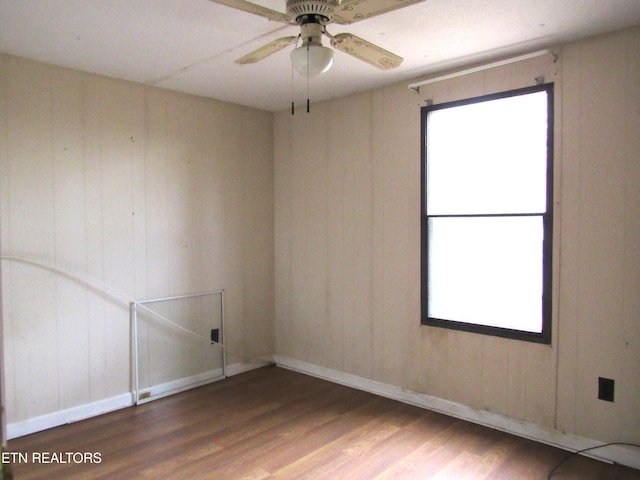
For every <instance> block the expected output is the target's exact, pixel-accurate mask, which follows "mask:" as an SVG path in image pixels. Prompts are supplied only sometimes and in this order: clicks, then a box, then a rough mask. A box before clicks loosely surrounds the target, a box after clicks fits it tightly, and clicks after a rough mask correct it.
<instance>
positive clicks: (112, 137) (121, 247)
mask: <svg viewBox="0 0 640 480" xmlns="http://www.w3.org/2000/svg"><path fill="white" fill-rule="evenodd" d="M100 83H101V91H100V112H101V119H100V127H101V131H100V140H99V141H100V145H99V147H100V151H99V156H100V182H101V186H102V190H101V191H102V226H103V230H102V233H103V236H104V243H103V252H102V258H103V261H104V282H105V283H106V284H107V285H109V286H110V287H111V288H115V289H117V290H118V291H120V292H123V293H124V294H125V295H127V296H129V297H131V296H132V295H133V294H134V292H135V285H134V279H135V274H134V249H133V246H134V241H133V231H134V229H133V221H134V220H133V217H134V215H132V213H133V188H134V185H132V183H131V182H132V174H133V166H134V164H135V161H136V155H137V154H138V150H137V148H138V147H137V146H136V145H135V143H136V139H143V138H144V129H143V125H144V105H143V102H142V101H141V99H142V88H143V87H139V86H133V85H129V84H124V83H120V82H115V81H112V80H102V79H101V81H100ZM104 334H105V338H106V342H107V345H108V348H107V349H106V368H107V372H106V383H107V385H106V389H107V395H109V396H114V395H118V394H121V393H124V392H127V391H129V388H130V378H129V377H130V376H129V362H130V354H129V350H130V349H129V347H130V344H129V334H130V329H129V305H128V301H127V300H126V299H123V298H118V297H113V296H112V297H111V298H110V299H109V301H107V303H106V305H105V330H104Z"/></svg>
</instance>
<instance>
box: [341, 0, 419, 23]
mask: <svg viewBox="0 0 640 480" xmlns="http://www.w3.org/2000/svg"><path fill="white" fill-rule="evenodd" d="M420 2H424V0H346V1H344V2H342V3H340V5H339V6H338V7H336V9H335V10H334V12H333V23H338V24H341V25H349V24H350V23H354V22H359V21H360V20H365V19H367V18H371V17H374V16H376V15H381V14H383V13H387V12H390V11H392V10H397V9H398V8H404V7H407V6H409V5H413V4H414V3H420Z"/></svg>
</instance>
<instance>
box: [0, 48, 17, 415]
mask: <svg viewBox="0 0 640 480" xmlns="http://www.w3.org/2000/svg"><path fill="white" fill-rule="evenodd" d="M9 63H10V59H9V57H8V56H6V55H4V54H0V222H1V223H2V228H0V248H2V250H1V251H2V252H4V251H5V248H7V246H8V245H10V239H11V235H10V225H9V224H8V222H4V221H2V219H4V218H9V216H10V210H9V198H10V197H9V172H8V171H9V165H8V160H9V156H8V153H9V147H8V145H9V128H8V121H9V118H8V113H7V111H8V103H9V90H8V85H7V83H8V72H9ZM10 272H11V262H10V261H5V260H2V261H1V263H0V277H1V278H0V289H1V290H0V301H1V302H2V304H1V305H0V308H1V309H2V315H0V319H1V321H2V333H3V336H2V342H3V346H2V347H3V348H2V352H3V356H4V357H3V360H2V365H3V368H4V371H5V374H4V387H3V389H4V392H3V394H4V398H5V405H3V406H4V408H5V421H6V419H8V418H12V417H13V416H14V415H15V403H16V402H15V395H14V394H15V378H14V377H13V376H10V375H8V374H7V373H8V365H7V363H8V360H9V359H13V358H14V355H15V354H14V351H13V342H10V341H5V339H8V338H12V334H13V332H12V325H11V322H10V321H9V318H10V317H9V315H10V314H11V296H10V289H9V288H7V286H9V285H10V282H9V280H8V279H10V278H11V273H10ZM9 392H12V394H11V395H9ZM5 426H6V424H5Z"/></svg>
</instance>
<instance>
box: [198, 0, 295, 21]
mask: <svg viewBox="0 0 640 480" xmlns="http://www.w3.org/2000/svg"><path fill="white" fill-rule="evenodd" d="M210 1H211V2H213V3H219V4H220V5H226V6H227V7H231V8H235V9H236V10H242V11H243V12H249V13H253V14H254V15H260V16H261V17H265V18H268V19H269V20H273V21H274V22H283V23H289V17H287V14H286V13H280V12H277V11H275V10H271V9H270V8H267V7H263V6H262V5H257V4H255V3H251V2H247V1H246V0H210Z"/></svg>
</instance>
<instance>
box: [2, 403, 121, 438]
mask: <svg viewBox="0 0 640 480" xmlns="http://www.w3.org/2000/svg"><path fill="white" fill-rule="evenodd" d="M131 405H133V395H132V394H131V393H123V394H121V395H116V396H115V397H110V398H105V399H104V400H98V401H96V402H91V403H85V404H83V405H78V406H76V407H71V408H67V409H64V410H58V411H57V412H52V413H47V414H45V415H40V416H38V417H33V418H29V419H27V420H23V421H20V422H14V423H9V424H8V425H7V438H8V439H9V440H11V439H12V438H17V437H22V436H24V435H29V434H31V433H35V432H40V431H42V430H46V429H48V428H53V427H58V426H60V425H64V424H67V423H73V422H77V421H79V420H84V419H87V418H90V417H95V416H98V415H102V414H104V413H109V412H112V411H114V410H119V409H121V408H125V407H129V406H131Z"/></svg>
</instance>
